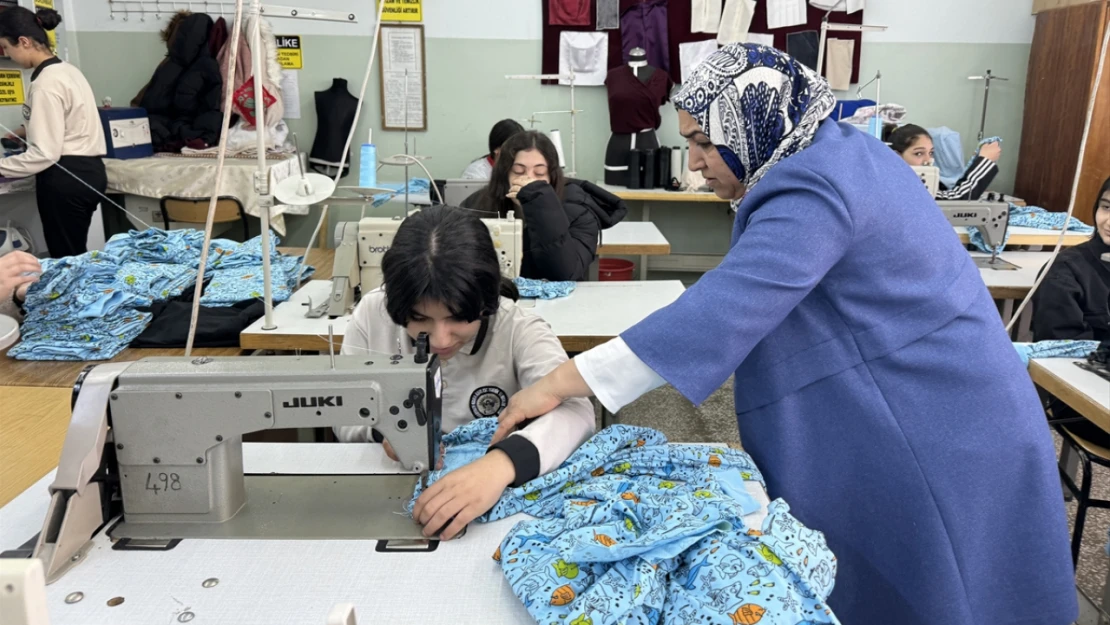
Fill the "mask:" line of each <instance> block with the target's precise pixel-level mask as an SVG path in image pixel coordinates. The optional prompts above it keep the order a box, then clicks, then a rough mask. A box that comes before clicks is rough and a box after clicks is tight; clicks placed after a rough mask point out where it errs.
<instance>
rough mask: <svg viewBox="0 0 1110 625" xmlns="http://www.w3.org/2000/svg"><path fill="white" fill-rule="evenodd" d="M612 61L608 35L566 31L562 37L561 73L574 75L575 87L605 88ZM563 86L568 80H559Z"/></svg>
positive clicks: (560, 41) (560, 40)
mask: <svg viewBox="0 0 1110 625" xmlns="http://www.w3.org/2000/svg"><path fill="white" fill-rule="evenodd" d="M608 60H609V33H598V32H580V31H568V30H564V31H563V32H561V33H559V73H560V74H564V75H565V74H569V73H571V72H572V71H573V72H574V86H576V87H598V86H601V85H604V84H605V75H606V74H607V73H608V70H607V69H606V66H607V65H608ZM559 84H560V85H569V84H570V81H569V80H563V79H559Z"/></svg>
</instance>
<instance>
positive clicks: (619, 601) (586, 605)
mask: <svg viewBox="0 0 1110 625" xmlns="http://www.w3.org/2000/svg"><path fill="white" fill-rule="evenodd" d="M496 427H497V420H496V419H493V418H489V419H479V420H476V421H474V422H472V423H469V424H467V425H464V426H462V427H459V428H458V429H456V430H454V431H453V432H451V433H450V434H448V435H447V436H446V437H444V444H445V446H446V451H445V454H444V468H443V469H441V470H439V471H434V472H432V473H431V474H430V475H429V483H433V482H434V481H435V480H437V479H439V478H440V477H442V476H443V475H444V474H446V473H448V472H450V471H451V470H453V469H456V468H458V467H460V466H463V465H465V464H467V463H469V462H472V461H474V460H476V459H478V458H480V457H481V456H482V455H484V454H485V453H486V449H487V447H488V442H489V440H490V438H491V437H492V435H493V432H494V430H495V429H496ZM748 484H751V485H752V486H755V485H758V486H756V488H762V487H763V477H762V476H761V475H760V473H759V470H758V468H756V466H755V464H754V463H753V462H752V460H751V458H750V457H749V456H748V455H747V454H746V453H744V452H742V451H739V450H733V449H728V448H716V447H711V446H707V445H677V444H676V445H671V444H668V443H667V439H666V438H665V437H664V436H663V435H662V434H661V433H660V432H658V431H655V430H651V429H647V428H638V427H631V426H624V425H616V426H613V427H610V428H607V429H606V430H604V431H602V432H599V433H598V434H596V435H594V436H593V437H592V438H591V439H590V440H588V441H586V443H584V444H583V445H582V447H580V448H579V449H578V450H577V451H576V452H575V453H574V454H572V455H571V457H570V458H568V459H567V460H566V462H564V463H563V465H562V466H560V467H559V468H558V469H556V470H555V471H553V472H551V473H548V474H547V475H544V476H541V477H539V478H537V479H535V480H532V481H531V482H528V483H527V484H524V485H522V486H521V487H519V488H513V489H508V490H506V491H505V493H504V494H503V495H502V497H501V499H500V501H498V503H497V504H496V505H495V506H494V507H493V509H491V510H490V511H489V512H488V513H487V514H485V515H483V516H482V517H480V518H479V519H478V520H479V521H480V522H486V521H495V520H498V519H502V518H506V517H509V516H512V515H515V514H519V513H524V514H528V515H530V516H532V517H535V518H534V519H531V520H526V521H522V522H520V523H518V524H517V525H516V526H515V527H514V528H513V529H512V530H511V531H510V532H509V534H508V535H507V536H506V537H505V538H504V540H503V541H502V542H501V545H500V547H499V548H498V549H497V552H496V553H494V554H493V558H494V560H496V561H497V562H499V563H500V566H501V568H502V571H503V572H504V574H505V577H506V579H507V580H508V582H509V584H510V586H511V587H512V589H513V592H514V594H516V596H517V597H518V598H519V599H520V600H521V601H522V602H523V603H524V605H525V607H526V608H527V609H528V611H529V613H530V614H531V615H532V616H533V618H535V619H536V621H537V622H538V623H543V624H547V623H558V624H561V625H563V624H574V625H602V624H609V623H613V624H616V623H627V624H629V625H632V624H637V625H648V624H655V623H687V624H691V625H692V624H694V623H698V624H715V623H721V624H722V625H738V624H743V625H755V624H756V623H759V624H760V625H805V624H807V623H812V624H817V623H839V621H838V620H837V618H836V616H835V615H834V614H833V613H832V612H831V610H830V609H829V608H828V607H826V606H825V600H826V598H827V597H828V596H829V593H831V592H832V589H833V585H834V581H835V576H836V558H835V557H834V556H833V554H832V553H831V552H830V551H829V549H828V547H827V546H826V545H825V540H824V536H823V535H822V534H821V533H820V532H819V531H815V530H812V529H809V528H806V527H805V526H803V525H802V524H801V523H799V522H798V521H797V519H795V518H794V517H793V516H791V515H790V512H789V511H790V508H789V506H788V505H787V504H786V503H785V502H784V501H782V500H776V501H773V502H771V504H770V506H769V508H768V511H767V514H766V515H765V516H764V515H760V514H757V513H759V512H760V509H761V506H760V504H759V503H758V502H757V501H756V500H755V499H754V498H753V497H752V496H751V495H750V494H749V491H748V488H749V486H748ZM419 492H420V489H419V488H418V489H417V493H416V494H417V495H419ZM411 510H412V504H411V503H410V504H409V511H410V513H411ZM745 517H748V518H749V519H758V518H761V517H762V521H761V522H759V524H758V526H757V527H752V526H749V525H748V523H747V522H746V521H745Z"/></svg>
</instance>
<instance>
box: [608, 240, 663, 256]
mask: <svg viewBox="0 0 1110 625" xmlns="http://www.w3.org/2000/svg"><path fill="white" fill-rule="evenodd" d="M670 253H671V245H670V243H667V244H654V243H653V244H647V245H643V244H624V243H603V244H601V245H599V246H597V255H598V256H667V255H669V254H670Z"/></svg>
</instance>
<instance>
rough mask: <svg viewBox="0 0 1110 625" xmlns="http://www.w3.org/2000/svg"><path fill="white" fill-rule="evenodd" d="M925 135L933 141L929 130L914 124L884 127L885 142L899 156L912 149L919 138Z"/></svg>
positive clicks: (887, 125)
mask: <svg viewBox="0 0 1110 625" xmlns="http://www.w3.org/2000/svg"><path fill="white" fill-rule="evenodd" d="M923 135H924V136H926V137H929V138H930V139H932V137H931V136H929V131H928V130H925V129H924V128H922V127H921V126H915V125H914V124H906V125H905V126H899V125H898V124H886V125H884V126H883V141H885V142H886V143H889V144H890V147H891V148H893V149H894V151H895V152H897V153H899V154H901V153H903V152H905V151H906V150H908V149H910V146H912V145H913V144H914V142H916V141H917V138H918V137H920V136H923Z"/></svg>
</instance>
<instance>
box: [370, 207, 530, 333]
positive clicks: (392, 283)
mask: <svg viewBox="0 0 1110 625" xmlns="http://www.w3.org/2000/svg"><path fill="white" fill-rule="evenodd" d="M382 278H383V281H382V283H383V286H384V289H385V309H386V312H388V313H389V317H390V319H392V320H393V322H394V323H396V324H397V325H400V326H407V325H408V323H409V320H410V319H411V318H412V313H413V309H414V308H415V307H416V306H417V305H418V304H419V303H420V302H421V301H423V300H432V301H436V302H440V303H442V304H443V305H444V306H445V307H446V308H447V310H450V311H451V314H452V315H453V316H455V318H457V319H459V320H461V321H465V322H467V323H469V322H471V321H476V320H478V319H481V318H482V317H488V316H490V315H492V314H494V313H496V312H497V308H498V306H499V305H500V303H501V302H500V298H501V297H502V296H504V297H508V298H510V299H513V300H516V299H519V298H520V294H519V293H518V292H517V290H516V286H515V285H514V284H513V283H512V281H511V280H509V279H507V278H504V277H502V275H501V264H500V261H499V259H498V256H497V251H496V250H495V249H494V247H493V237H491V236H490V232H489V227H488V226H486V224H484V223H482V220H481V219H478V218H477V217H475V216H474V215H472V214H470V213H469V212H468V211H466V210H464V209H461V208H454V207H451V206H431V207H429V208H425V209H423V210H420V211H418V212H416V213H413V214H412V215H410V216H408V217H407V218H405V221H403V222H402V223H401V226H400V227H399V228H397V234H396V235H395V236H394V237H393V245H392V246H391V247H390V248H389V250H388V251H387V252H386V253H385V255H384V256H383V257H382Z"/></svg>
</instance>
